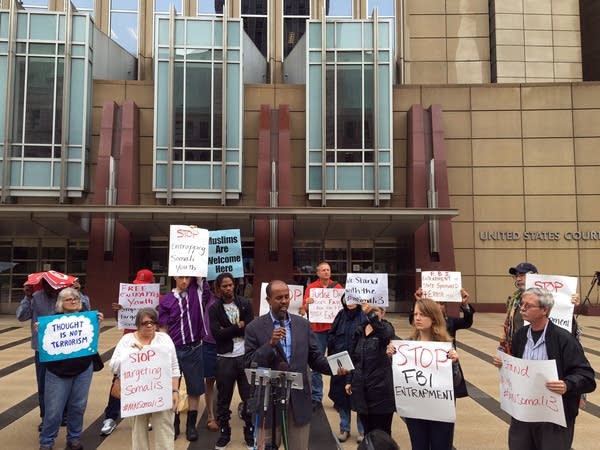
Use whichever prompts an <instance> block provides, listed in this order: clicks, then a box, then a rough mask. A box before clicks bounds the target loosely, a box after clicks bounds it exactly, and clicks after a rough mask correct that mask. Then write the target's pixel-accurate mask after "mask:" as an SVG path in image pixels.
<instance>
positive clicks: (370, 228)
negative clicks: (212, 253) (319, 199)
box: [0, 205, 458, 240]
mask: <svg viewBox="0 0 600 450" xmlns="http://www.w3.org/2000/svg"><path fill="white" fill-rule="evenodd" d="M457 215H458V210H457V209H451V208H448V209H444V208H436V209H430V208H356V207H348V208H345V207H300V208H255V207H239V206H218V207H195V206H140V205H136V206H94V205H89V206H88V205H83V206H81V205H1V206H0V217H2V220H1V221H0V236H3V237H63V238H70V239H77V238H79V239H85V238H87V237H88V232H89V226H90V223H91V219H93V218H100V219H104V218H111V217H114V219H115V220H116V222H117V223H119V224H121V225H122V226H124V227H125V228H126V229H127V230H129V231H130V232H131V233H132V235H133V237H134V238H136V239H143V238H150V237H159V236H161V237H168V236H169V226H170V225H171V224H184V225H196V226H198V227H201V228H207V229H209V230H221V229H236V228H239V229H240V232H241V235H242V236H246V237H249V236H253V235H254V225H255V222H256V221H259V222H260V221H262V220H266V221H269V220H271V219H276V220H279V221H292V223H293V229H294V238H295V239H298V240H324V239H395V238H399V237H408V236H410V235H412V234H413V233H414V231H415V230H416V229H417V228H418V227H419V226H421V225H422V224H423V223H425V222H426V221H428V220H429V219H432V218H434V219H451V218H453V217H455V216H457Z"/></svg>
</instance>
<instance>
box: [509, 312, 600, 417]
mask: <svg viewBox="0 0 600 450" xmlns="http://www.w3.org/2000/svg"><path fill="white" fill-rule="evenodd" d="M529 328H530V325H527V326H524V327H522V328H520V329H518V330H517V332H516V333H515V336H514V337H513V341H512V349H513V356H515V357H517V358H522V357H523V351H524V350H525V344H526V343H527V331H528V330H529ZM546 352H547V353H548V359H555V360H556V370H557V372H558V378H559V379H560V380H563V381H564V382H565V383H566V384H567V392H566V393H565V394H564V395H563V396H562V398H563V408H564V410H565V418H566V420H567V422H570V421H573V420H575V417H577V414H578V413H579V398H580V397H581V394H587V393H588V392H593V391H594V390H595V389H596V380H595V379H594V369H592V367H591V366H590V362H589V361H588V359H587V358H586V357H585V354H584V352H583V348H582V347H581V344H579V342H578V341H577V340H576V339H575V338H574V337H573V336H572V335H571V333H569V332H568V331H566V330H563V329H562V328H560V327H558V326H556V325H554V324H553V323H552V322H549V323H548V327H547V328H546Z"/></svg>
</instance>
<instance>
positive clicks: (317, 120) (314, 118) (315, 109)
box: [308, 65, 323, 149]
mask: <svg viewBox="0 0 600 450" xmlns="http://www.w3.org/2000/svg"><path fill="white" fill-rule="evenodd" d="M308 80H309V81H308V97H309V100H308V110H309V111H308V112H309V113H308V119H309V136H308V148H311V149H313V148H315V149H320V148H321V120H322V119H321V98H322V96H323V93H322V89H321V66H320V65H311V66H310V67H309V69H308Z"/></svg>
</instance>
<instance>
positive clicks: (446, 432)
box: [405, 298, 462, 450]
mask: <svg viewBox="0 0 600 450" xmlns="http://www.w3.org/2000/svg"><path fill="white" fill-rule="evenodd" d="M413 315H414V318H413V332H412V334H411V336H410V338H409V339H411V340H414V341H433V342H452V337H451V336H450V334H449V333H448V330H447V329H446V320H445V319H444V315H443V313H442V309H441V308H440V305H438V304H437V303H436V302H434V301H433V300H430V299H428V298H422V299H419V300H417V301H416V302H415V310H414V313H413ZM448 359H451V360H452V365H453V371H452V372H453V375H454V380H453V382H454V387H455V389H456V386H458V385H459V384H460V382H461V381H462V374H461V373H460V371H459V369H458V354H457V353H456V350H455V349H454V348H453V349H451V350H450V351H449V352H448ZM405 421H406V427H407V428H408V434H409V436H410V443H411V445H412V448H413V450H450V449H451V448H452V441H453V440H454V423H452V422H440V421H437V420H425V419H413V418H410V417H407V418H405Z"/></svg>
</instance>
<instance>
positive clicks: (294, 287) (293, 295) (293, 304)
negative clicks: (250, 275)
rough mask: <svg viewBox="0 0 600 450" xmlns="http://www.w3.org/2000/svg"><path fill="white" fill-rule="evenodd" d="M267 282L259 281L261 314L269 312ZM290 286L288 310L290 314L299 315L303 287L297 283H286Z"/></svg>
mask: <svg viewBox="0 0 600 450" xmlns="http://www.w3.org/2000/svg"><path fill="white" fill-rule="evenodd" d="M267 284H268V283H261V285H260V312H259V314H260V315H261V316H262V315H263V314H266V313H268V312H269V303H268V302H267ZM288 287H289V288H290V305H289V306H288V312H289V313H291V314H296V315H297V316H299V315H300V307H301V306H302V299H303V298H304V287H303V286H300V285H298V284H288Z"/></svg>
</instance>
